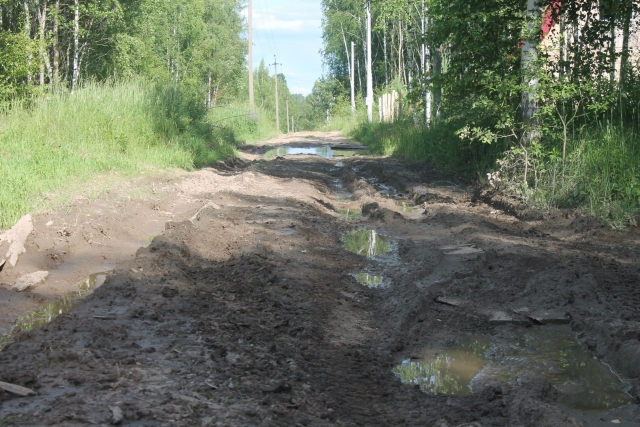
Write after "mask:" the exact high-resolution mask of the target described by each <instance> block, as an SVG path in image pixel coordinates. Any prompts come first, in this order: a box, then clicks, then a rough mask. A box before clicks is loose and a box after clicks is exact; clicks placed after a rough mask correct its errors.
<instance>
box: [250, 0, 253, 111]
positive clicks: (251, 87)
mask: <svg viewBox="0 0 640 427" xmlns="http://www.w3.org/2000/svg"><path fill="white" fill-rule="evenodd" d="M252 9H253V7H252V0H249V106H250V108H251V111H252V112H253V107H254V100H253V10H252Z"/></svg>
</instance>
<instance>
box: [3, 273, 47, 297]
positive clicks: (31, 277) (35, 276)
mask: <svg viewBox="0 0 640 427" xmlns="http://www.w3.org/2000/svg"><path fill="white" fill-rule="evenodd" d="M47 277H49V272H48V271H36V272H35V273H31V274H25V275H24V276H20V277H19V278H18V280H16V281H15V283H14V284H13V287H12V288H11V289H13V290H15V291H18V292H24V291H27V290H30V289H33V288H37V287H38V286H40V285H43V284H44V282H45V280H46V279H47Z"/></svg>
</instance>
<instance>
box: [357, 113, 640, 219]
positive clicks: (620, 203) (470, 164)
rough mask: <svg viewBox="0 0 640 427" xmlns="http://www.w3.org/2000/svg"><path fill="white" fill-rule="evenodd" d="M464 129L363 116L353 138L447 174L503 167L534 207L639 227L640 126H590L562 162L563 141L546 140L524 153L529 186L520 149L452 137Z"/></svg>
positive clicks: (513, 189) (509, 187)
mask: <svg viewBox="0 0 640 427" xmlns="http://www.w3.org/2000/svg"><path fill="white" fill-rule="evenodd" d="M461 127H462V126H461V125H459V124H458V123H453V122H446V121H440V122H437V123H435V124H434V125H433V126H432V127H430V128H426V127H424V126H417V125H414V124H413V123H412V122H410V121H408V120H405V121H401V122H397V123H393V124H384V123H373V124H369V123H366V122H364V121H360V123H359V124H358V126H356V127H353V128H352V129H351V131H350V132H349V135H350V136H351V137H352V138H354V139H356V140H357V141H360V142H362V143H364V144H366V145H368V146H369V148H370V150H371V152H372V153H374V154H380V155H387V156H394V157H398V158H402V159H405V160H408V161H425V162H429V163H430V164H432V165H434V166H436V167H438V168H439V169H440V170H442V171H443V172H448V173H457V174H462V175H464V176H466V177H468V178H470V179H477V180H480V181H486V180H487V173H489V172H492V171H498V172H499V175H498V176H499V178H500V180H501V182H500V185H501V186H502V188H503V189H504V190H505V191H506V192H507V193H508V194H510V195H512V196H514V197H517V198H519V199H521V200H522V201H523V202H525V203H528V204H529V205H531V206H533V207H537V208H540V209H552V208H565V209H574V210H578V211H582V212H584V213H587V214H590V215H594V216H597V217H599V218H601V219H602V220H604V221H605V222H606V223H607V224H609V225H610V226H612V227H614V228H622V227H624V226H627V225H629V224H632V225H635V224H636V217H637V215H639V214H640V133H639V132H638V131H636V130H633V129H630V128H629V127H625V126H623V125H620V124H618V125H611V124H596V125H592V126H588V127H587V126H585V127H583V128H582V129H581V130H580V131H579V132H577V133H576V134H575V135H573V136H572V137H571V139H570V140H569V141H568V151H567V158H566V160H565V161H562V158H561V154H559V153H561V143H560V144H558V142H557V141H556V143H555V144H554V143H552V142H550V141H546V142H545V141H543V143H542V144H539V145H538V146H534V147H530V148H529V150H528V152H527V159H528V165H529V167H528V168H527V182H526V183H525V176H524V175H525V173H524V172H525V168H524V165H525V161H524V159H525V156H524V152H523V151H522V150H520V149H517V148H516V149H511V150H510V149H509V146H508V145H507V144H506V141H504V140H503V141H502V142H500V143H494V144H480V143H469V142H465V141H463V140H462V139H460V138H458V137H457V136H456V135H455V131H456V130H458V129H460V128H461ZM558 146H559V147H560V149H558ZM554 147H555V148H554Z"/></svg>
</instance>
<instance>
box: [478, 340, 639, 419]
mask: <svg viewBox="0 0 640 427" xmlns="http://www.w3.org/2000/svg"><path fill="white" fill-rule="evenodd" d="M498 350H502V352H504V356H503V357H501V359H502V360H499V361H497V362H496V363H493V362H492V363H491V364H490V365H488V366H487V369H485V370H484V371H483V372H482V377H487V378H497V379H499V380H513V379H517V378H519V377H522V376H526V375H528V376H534V375H535V376H542V377H543V378H545V379H546V380H547V381H549V382H550V383H551V384H553V385H554V386H555V387H556V388H557V389H558V391H559V392H560V393H561V394H562V397H561V399H560V401H561V402H562V403H564V404H565V405H566V406H568V407H570V408H573V409H578V410H584V411H588V410H591V411H599V410H607V409H612V408H617V407H619V406H623V405H625V404H627V403H629V401H630V397H629V395H628V394H626V393H625V392H624V391H623V390H622V388H623V386H624V384H623V382H622V381H620V379H619V378H618V377H617V376H616V375H615V374H614V373H613V372H611V370H610V369H609V368H608V367H607V366H605V365H603V364H601V363H600V362H598V361H597V360H596V359H594V357H593V356H592V355H591V354H589V353H588V352H587V351H585V350H584V349H583V348H582V346H580V344H579V343H578V342H577V341H576V340H575V338H574V337H573V334H572V333H571V332H570V331H567V330H558V329H547V328H535V329H533V330H531V331H527V332H524V333H523V334H522V335H521V336H520V337H519V338H518V340H517V341H515V342H514V343H512V345H510V346H509V347H508V348H506V349H498Z"/></svg>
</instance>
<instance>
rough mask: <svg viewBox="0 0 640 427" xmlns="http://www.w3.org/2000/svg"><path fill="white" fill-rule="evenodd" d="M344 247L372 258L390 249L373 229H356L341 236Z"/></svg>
mask: <svg viewBox="0 0 640 427" xmlns="http://www.w3.org/2000/svg"><path fill="white" fill-rule="evenodd" d="M343 238H344V246H345V248H346V249H347V250H348V251H350V252H353V253H354V254H358V255H362V256H366V257H367V258H372V257H374V256H376V255H382V254H383V253H386V252H389V251H391V248H390V247H389V244H388V243H387V242H386V241H385V240H384V239H383V238H382V237H380V236H379V235H378V233H376V232H375V231H374V230H358V231H352V232H350V233H347V234H345V235H344V236H343Z"/></svg>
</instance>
